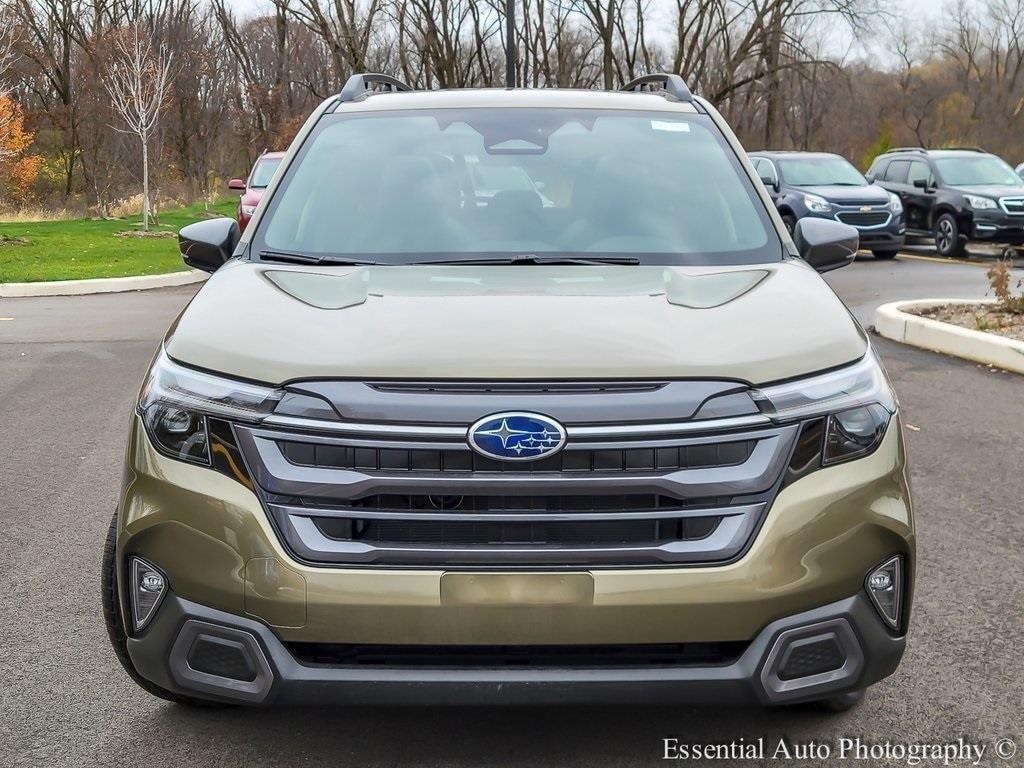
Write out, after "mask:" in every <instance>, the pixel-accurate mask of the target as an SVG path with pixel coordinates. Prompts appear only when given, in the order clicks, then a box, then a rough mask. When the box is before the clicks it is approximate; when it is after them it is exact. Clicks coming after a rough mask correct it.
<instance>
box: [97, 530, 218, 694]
mask: <svg viewBox="0 0 1024 768" xmlns="http://www.w3.org/2000/svg"><path fill="white" fill-rule="evenodd" d="M101 570H102V576H101V582H100V598H101V602H102V604H103V620H104V622H105V623H106V625H107V637H109V638H110V646H111V647H112V648H113V649H114V655H115V656H117V660H118V661H119V662H121V666H122V667H124V671H125V672H127V673H128V676H129V677H130V678H131V679H132V680H134V681H135V682H136V683H137V684H138V685H139V687H140V688H142V689H144V690H145V691H146V692H147V693H151V694H153V695H154V696H156V697H158V698H161V699H164V700H166V701H172V702H174V703H175V704H183V705H185V706H190V707H223V706H228V705H225V704H221V703H220V702H215V701H206V700H204V699H195V698H192V697H191V696H181V695H180V694H177V693H174V692H173V691H168V690H167V689H166V688H161V687H160V686H159V685H156V684H155V683H151V682H150V681H149V680H147V679H146V678H144V677H143V676H142V675H140V674H139V673H138V672H137V671H136V669H135V665H134V664H132V659H131V656H129V655H128V635H127V633H126V632H125V630H124V624H123V623H122V621H121V599H120V596H119V594H118V590H117V512H114V517H113V519H112V520H111V521H110V528H109V529H108V530H107V540H106V542H104V544H103V565H102V569H101Z"/></svg>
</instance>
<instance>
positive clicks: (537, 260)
mask: <svg viewBox="0 0 1024 768" xmlns="http://www.w3.org/2000/svg"><path fill="white" fill-rule="evenodd" d="M420 263H421V264H435V265H436V264H446V265H455V264H469V265H474V266H479V265H486V264H498V265H504V264H553V265H556V266H557V265H559V264H581V265H583V266H602V265H605V264H619V265H624V266H631V265H638V264H640V259H638V258H636V257H635V256H559V255H558V254H551V255H544V256H541V255H538V254H536V253H520V254H517V255H515V256H497V257H492V258H471V259H445V260H444V261H423V262H420Z"/></svg>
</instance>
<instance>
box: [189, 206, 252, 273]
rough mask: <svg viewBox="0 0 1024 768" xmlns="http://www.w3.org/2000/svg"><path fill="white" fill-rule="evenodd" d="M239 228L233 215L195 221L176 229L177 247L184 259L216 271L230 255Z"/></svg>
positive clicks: (208, 270)
mask: <svg viewBox="0 0 1024 768" xmlns="http://www.w3.org/2000/svg"><path fill="white" fill-rule="evenodd" d="M240 237H241V232H240V231H239V229H238V222H237V221H235V220H234V219H228V218H219V219H209V220H207V221H197V222H196V223H195V224H189V225H188V226H187V227H183V228H182V230H181V231H180V232H179V233H178V250H180V251H181V256H182V258H183V259H184V260H185V263H186V264H188V265H189V266H190V267H195V268H196V269H201V270H203V271H204V272H216V271H217V269H219V268H220V267H221V265H223V264H224V262H225V261H227V260H228V259H230V258H231V254H232V253H233V252H234V250H235V246H236V245H238V240H239V238H240Z"/></svg>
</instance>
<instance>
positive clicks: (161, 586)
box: [129, 557, 167, 632]
mask: <svg viewBox="0 0 1024 768" xmlns="http://www.w3.org/2000/svg"><path fill="white" fill-rule="evenodd" d="M130 563H131V567H130V568H129V574H130V578H131V584H130V588H131V591H130V594H131V603H132V625H133V627H134V629H135V631H136V632H138V631H140V630H141V629H143V628H144V627H145V626H146V625H147V624H148V623H149V620H150V619H152V618H153V615H154V614H155V613H156V609H157V607H158V606H159V605H160V601H161V600H163V599H164V593H165V592H166V591H167V579H166V578H164V575H163V574H162V573H160V571H158V570H157V569H156V568H155V567H153V566H152V565H150V564H149V563H147V562H146V561H145V560H143V559H142V558H139V557H133V558H131V561H130Z"/></svg>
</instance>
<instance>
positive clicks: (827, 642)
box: [779, 637, 846, 680]
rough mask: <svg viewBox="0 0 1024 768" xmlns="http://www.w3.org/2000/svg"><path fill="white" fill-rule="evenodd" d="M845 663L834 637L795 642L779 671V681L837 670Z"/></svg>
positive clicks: (841, 650) (844, 657) (843, 655)
mask: <svg viewBox="0 0 1024 768" xmlns="http://www.w3.org/2000/svg"><path fill="white" fill-rule="evenodd" d="M845 661H846V655H845V654H844V653H843V649H842V648H840V647H839V642H838V641H837V640H836V638H835V637H826V638H823V639H820V640H809V641H799V640H798V641H796V642H794V643H793V644H792V645H791V646H790V647H789V649H788V650H787V652H786V656H785V657H784V658H783V660H782V666H781V668H780V669H779V679H780V680H796V679H797V678H801V677H810V676H811V675H819V674H821V673H823V672H831V671H832V670H834V669H839V668H840V667H841V666H843V664H844V663H845Z"/></svg>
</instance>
